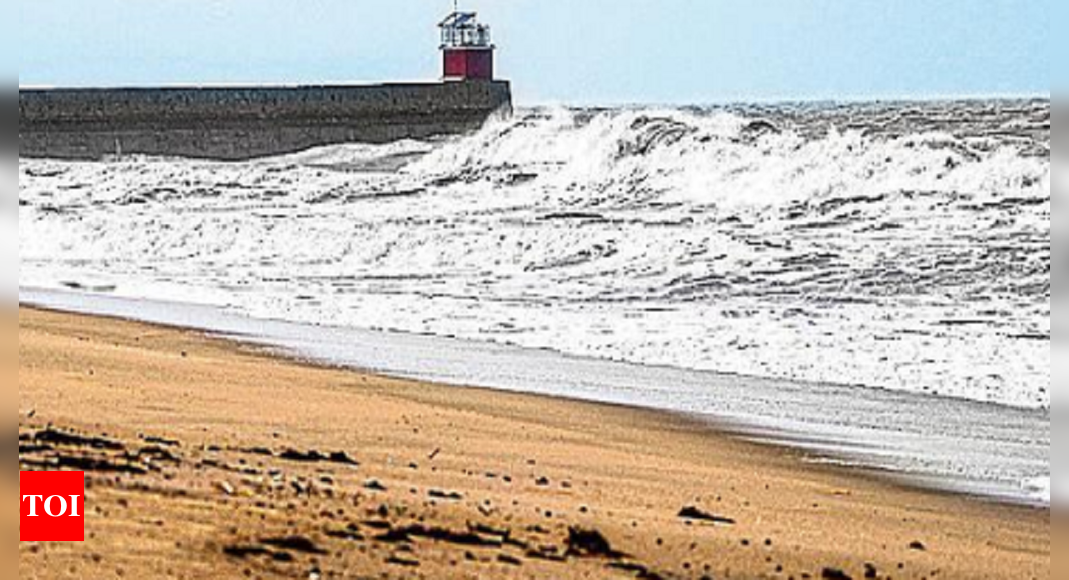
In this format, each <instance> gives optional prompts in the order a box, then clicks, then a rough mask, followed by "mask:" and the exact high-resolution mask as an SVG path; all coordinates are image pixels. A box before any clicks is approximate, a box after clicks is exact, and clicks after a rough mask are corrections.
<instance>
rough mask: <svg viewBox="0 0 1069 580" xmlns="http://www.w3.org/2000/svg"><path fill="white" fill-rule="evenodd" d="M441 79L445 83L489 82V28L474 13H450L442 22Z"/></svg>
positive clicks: (491, 72) (491, 75)
mask: <svg viewBox="0 0 1069 580" xmlns="http://www.w3.org/2000/svg"><path fill="white" fill-rule="evenodd" d="M438 28H440V29H441V31H442V46H441V50H442V61H443V65H442V71H443V72H442V78H444V79H445V80H446V81H453V82H456V81H469V80H485V81H489V80H493V78H494V49H495V47H494V45H493V43H492V42H491V40H490V27H489V26H488V25H485V24H480V23H479V17H478V15H477V14H476V13H475V12H461V11H459V10H456V11H454V12H453V13H452V14H450V15H449V16H447V17H446V18H445V20H442V22H441V24H439V25H438Z"/></svg>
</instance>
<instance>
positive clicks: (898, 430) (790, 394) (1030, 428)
mask: <svg viewBox="0 0 1069 580" xmlns="http://www.w3.org/2000/svg"><path fill="white" fill-rule="evenodd" d="M23 296H25V297H26V298H23ZM22 302H25V303H26V305H28V306H36V307H41V308H45V309H52V310H55V311H57V312H72V313H82V314H88V315H91V316H105V317H114V318H116V319H119V320H131V321H135V322H146V323H149V324H159V325H163V326H167V327H172V328H176V329H179V330H195V331H199V332H204V333H206V334H208V335H210V336H217V337H220V338H223V339H232V340H236V341H238V342H244V343H249V344H252V345H256V346H258V347H260V348H262V349H263V350H264V352H267V353H268V354H270V355H272V356H281V357H285V358H287V359H290V360H294V361H298V362H305V363H308V364H311V365H315V366H321V367H325V368H328V369H332V370H349V371H356V372H370V373H373V374H379V375H383V376H385V377H391V378H397V379H401V380H406V379H407V380H416V381H426V382H431V383H437V384H441V385H457V386H462V387H476V388H485V389H489V390H491V391H495V392H519V393H524V394H533V395H543V396H548V397H551V398H554V399H560V400H567V401H575V402H580V403H582V402H588V403H600V404H608V405H618V406H621V407H624V408H634V409H642V410H652V411H655V412H668V413H672V414H676V415H679V416H685V417H688V418H693V419H695V420H697V421H702V422H706V423H709V424H711V425H713V426H715V427H716V428H717V429H718V430H719V431H721V432H723V431H725V429H726V430H729V431H731V432H732V433H734V434H736V435H737V436H740V437H743V438H747V439H750V440H753V441H755V442H758V443H763V444H770V445H774V446H776V447H788V448H792V449H796V450H799V451H802V452H805V453H808V454H811V455H814V456H816V457H818V458H820V459H819V461H820V462H821V463H829V464H838V465H840V466H843V467H849V468H852V469H856V470H859V471H863V472H867V473H870V474H876V476H877V477H880V478H882V479H884V480H893V481H895V482H897V483H898V484H899V485H903V486H907V487H913V488H921V489H927V490H931V491H936V492H947V493H954V494H959V495H963V496H969V497H974V498H976V499H979V500H981V501H989V502H995V503H1007V504H1011V505H1024V506H1028V507H1037V508H1046V509H1049V507H1050V501H1049V495H1048V496H1047V497H1046V498H1041V497H1038V494H1039V493H1040V492H1039V491H1037V490H1032V489H1030V488H1028V487H1027V486H1028V485H1029V484H1030V482H1033V481H1035V480H1038V479H1041V478H1042V477H1043V476H1044V475H1046V474H1048V473H1049V470H1050V467H1049V448H1050V443H1049V442H1050V421H1049V413H1048V414H1047V415H1046V416H1045V417H1044V416H1042V415H1043V413H1042V412H1040V411H1036V410H1029V409H1019V408H1015V407H1003V406H996V405H985V404H983V403H980V402H977V401H971V400H960V399H953V398H939V397H930V396H926V395H914V394H910V393H900V392H896V391H890V390H884V389H869V388H855V387H849V386H843V385H807V384H804V383H794V382H790V381H778V380H771V379H760V378H755V377H746V376H737V375H723V374H719V373H707V372H701V371H687V370H685V369H674V368H668V367H648V366H640V365H631V364H628V363H616V362H611V361H599V360H594V359H583V358H576V357H570V356H568V355H563V354H558V353H554V352H551V351H543V350H529V349H523V348H519V347H509V346H505V345H497V344H493V343H485V344H484V343H469V342H467V341H456V340H451V339H443V338H440V337H434V336H427V335H408V334H402V333H391V332H379V331H362V330H357V329H346V328H341V327H320V326H312V325H305V324H299V323H291V322H287V321H282V320H266V319H254V318H249V317H245V316H243V315H240V314H230V313H227V312H226V311H224V310H222V309H220V308H217V307H214V306H209V305H195V304H185V303H179V302H169V301H156V300H149V299H136V298H120V297H112V296H107V295H103V294H92V293H81V292H66V291H54V290H46V289H38V288H20V303H22ZM365 343H366V345H367V346H365ZM421 360H425V362H419V361H421ZM414 361H415V362H414ZM495 367H508V369H507V372H502V371H501V370H500V369H499V368H495ZM545 368H549V369H551V370H549V371H545V370H541V369H545ZM532 369H535V370H532ZM640 375H641V376H640ZM554 385H556V386H554ZM665 385H672V387H670V388H666V387H665ZM673 390H684V391H686V393H685V396H684V398H678V397H677V394H676V393H675V392H672V391H673ZM640 391H650V392H652V393H653V394H652V395H647V394H643V395H642V396H636V393H637V392H640ZM686 397H689V399H688V398H686ZM695 400H698V401H702V400H704V403H703V404H705V405H706V406H707V408H693V401H695ZM765 401H769V402H775V403H776V405H772V406H770V405H768V404H766V403H765ZM771 407H781V408H771ZM881 408H882V409H895V411H896V413H895V414H894V415H893V416H890V418H888V416H886V415H887V414H886V413H884V412H882V411H879V409H881ZM825 414H826V415H831V416H836V417H832V418H828V419H827V420H824V419H821V418H820V417H819V416H820V415H825ZM822 421H823V422H822ZM973 432H975V433H973ZM1023 441H1030V442H1034V443H1029V444H1027V445H1026V444H1024V443H1022V442H1023ZM978 454H979V455H981V456H982V457H979V458H978ZM1033 455H1035V458H1033V457H1032V456H1033ZM964 461H970V462H971V463H962V462H964ZM1000 462H1001V463H1000ZM1005 462H1017V463H1019V464H1020V465H1019V466H1017V467H1015V469H1016V470H1017V471H1016V472H1015V473H1016V475H1014V476H1013V477H1010V478H1008V479H1004V480H1003V481H1001V482H999V483H997V484H996V482H995V481H994V480H992V479H980V478H979V477H977V478H969V477H968V476H967V475H965V474H967V473H969V472H970V471H971V472H975V473H977V474H984V476H985V477H991V474H992V473H998V472H999V471H1000V470H1004V469H1008V468H1007V466H1006V465H1004V463H1005ZM1031 462H1039V463H1041V464H1042V466H1044V468H1045V473H1042V472H1040V471H1037V470H1036V468H1034V467H1029V466H1030V465H1031ZM925 469H927V471H925ZM955 474H957V475H955ZM1047 477H1049V475H1047ZM1044 499H1045V501H1044Z"/></svg>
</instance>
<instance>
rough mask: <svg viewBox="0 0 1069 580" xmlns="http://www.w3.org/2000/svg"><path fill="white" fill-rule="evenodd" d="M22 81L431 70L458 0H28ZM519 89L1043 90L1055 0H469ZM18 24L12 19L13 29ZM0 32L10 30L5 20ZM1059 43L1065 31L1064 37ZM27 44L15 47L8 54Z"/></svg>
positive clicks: (608, 94) (134, 81)
mask: <svg viewBox="0 0 1069 580" xmlns="http://www.w3.org/2000/svg"><path fill="white" fill-rule="evenodd" d="M18 3H19V4H18V5H19V20H18V22H17V23H16V24H15V26H14V27H13V28H14V30H13V34H4V36H5V37H7V38H8V39H9V40H8V41H4V44H5V45H11V44H12V42H11V41H12V40H13V43H14V46H5V47H2V48H5V50H3V52H4V53H5V54H6V55H7V56H4V57H2V58H3V59H5V60H3V64H4V67H5V70H11V67H12V64H14V67H15V68H17V70H18V72H19V83H20V84H21V85H53V86H55V85H60V86H102V85H104V86H117V85H158V84H185V83H238V82H256V83H265V82H282V83H309V82H328V81H354V82H364V81H384V80H419V79H434V78H436V77H437V75H438V68H439V59H438V55H437V53H436V50H437V37H436V31H435V28H434V26H435V24H436V23H437V21H438V19H439V18H440V17H441V16H442V15H443V14H444V13H445V12H447V11H448V10H449V9H450V8H451V1H450V0H286V1H281V0H18ZM461 4H462V7H464V8H472V9H477V10H479V11H480V13H481V15H482V17H483V19H484V20H486V21H488V22H489V23H491V24H492V25H493V26H494V32H495V35H496V41H497V44H498V45H499V46H500V53H499V67H498V68H499V73H500V76H503V77H506V78H509V79H511V80H512V81H513V82H514V83H515V91H516V94H517V100H518V101H519V102H520V103H521V104H533V103H546V102H559V103H565V104H617V103H695V104H704V103H714V102H723V101H739V100H743V101H745V100H784V99H787V100H794V99H827V98H839V99H843V98H887V97H921V98H922V97H933V96H964V95H994V94H1011V95H1048V94H1050V92H1051V87H1052V84H1053V82H1054V81H1053V80H1052V67H1053V57H1054V51H1055V47H1054V43H1053V42H1052V37H1051V32H1052V30H1051V29H1052V28H1053V26H1052V25H1053V23H1054V22H1059V21H1060V22H1064V21H1065V20H1064V16H1065V15H1066V12H1067V11H1066V9H1065V8H1061V7H1057V6H1056V4H1064V3H1063V2H1055V0H463V1H462V3H461ZM5 28H8V27H5ZM4 32H8V31H4ZM1059 44H1061V43H1059ZM14 54H17V57H15V58H17V60H18V62H17V63H11V58H12V56H11V55H14Z"/></svg>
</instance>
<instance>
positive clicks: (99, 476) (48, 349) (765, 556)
mask: <svg viewBox="0 0 1069 580" xmlns="http://www.w3.org/2000/svg"><path fill="white" fill-rule="evenodd" d="M18 325H19V332H18V335H19V349H18V352H19V357H18V361H19V363H18V366H19V374H18V380H19V392H18V399H19V401H18V406H19V463H20V469H24V470H25V469H55V468H57V467H60V468H69V469H77V470H84V471H86V472H87V476H86V477H87V509H86V513H87V515H88V519H87V540H88V541H87V542H86V543H85V544H26V545H20V546H19V572H20V577H21V578H24V579H25V578H116V577H126V578H243V577H251V578H561V579H567V578H681V579H682V578H695V579H697V578H703V577H709V578H797V579H803V578H829V579H837V578H866V577H872V578H895V579H899V578H902V579H906V578H916V579H921V578H1021V579H1046V578H1050V577H1051V566H1050V564H1051V560H1050V534H1051V528H1050V512H1049V510H1038V509H1030V508H1025V507H1018V506H1005V505H996V504H992V503H985V502H981V501H977V500H973V499H970V498H965V497H960V496H951V495H943V494H937V493H933V492H926V491H919V490H911V489H905V488H902V487H900V486H896V485H893V484H891V483H888V482H885V481H881V480H879V479H876V478H873V477H870V476H866V475H865V474H861V473H858V472H852V471H848V470H841V469H836V468H831V467H826V466H819V465H815V464H813V463H812V462H810V461H808V459H810V458H808V457H807V456H806V455H804V454H803V453H801V452H797V451H791V450H784V449H779V448H774V447H768V446H762V445H757V444H752V443H746V442H742V441H739V440H737V439H735V438H733V437H732V436H730V435H729V434H727V433H724V432H721V431H718V430H717V429H715V428H714V427H713V426H710V425H708V424H706V423H702V422H697V421H694V420H692V419H688V418H685V417H680V416H676V415H671V414H664V413H654V412H647V411H642V410H636V409H628V408H621V407H611V406H604V405H594V404H587V403H577V402H572V401H565V400H559V399H549V398H543V397H535V396H525V395H516V394H507V393H500V392H495V391H489V390H483V389H464V388H457V387H444V386H438V385H431V384H426V383H420V382H414V381H400V380H393V379H386V378H381V377H375V376H371V375H365V374H360V373H355V372H349V371H340V370H333V369H324V368H318V367H313V366H309V365H302V364H299V363H295V362H292V361H287V360H283V359H280V358H276V357H271V356H268V355H265V354H263V353H261V352H258V351H257V350H255V349H253V348H251V347H245V346H242V345H239V344H235V343H230V342H226V341H222V340H216V339H210V338H206V337H204V336H203V335H202V334H200V333H196V332H190V331H182V330H175V329H167V328H161V327H154V326H150V325H145V324H139V323H132V322H125V321H118V320H113V319H105V318H94V317H86V316H76V315H67V314H56V313H49V312H42V311H38V310H31V309H25V308H22V309H20V310H19V322H18Z"/></svg>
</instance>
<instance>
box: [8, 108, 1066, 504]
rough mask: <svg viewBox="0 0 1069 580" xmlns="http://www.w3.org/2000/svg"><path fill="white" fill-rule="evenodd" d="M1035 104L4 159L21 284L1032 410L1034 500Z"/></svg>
mask: <svg viewBox="0 0 1069 580" xmlns="http://www.w3.org/2000/svg"><path fill="white" fill-rule="evenodd" d="M1050 113H1051V107H1050V102H1049V101H1048V100H1030V101H968V102H929V103H865V104H801V105H775V106H772V105H768V106H757V105H750V106H732V107H714V108H708V107H706V108H700V107H692V108H648V107H633V108H616V109H568V108H540V109H526V110H522V109H521V110H518V111H517V112H516V114H515V115H514V116H513V117H512V118H510V119H507V120H496V121H492V122H490V123H489V124H488V125H487V126H486V127H485V128H484V129H483V130H481V131H480V132H478V133H477V134H474V135H469V136H464V137H457V138H450V139H444V140H440V141H435V142H415V141H402V142H397V143H392V144H388V145H377V146H370V145H349V146H339V147H330V148H323V149H317V150H313V151H308V152H306V153H302V154H298V155H291V156H285V157H278V158H272V159H263V160H257V161H251V162H242V163H219V162H208V161H198V160H185V159H161V158H138V157H123V158H117V159H111V160H107V161H105V162H98V163H86V162H60V161H48V160H27V159H20V160H19V163H18V173H19V209H18V220H19V252H20V253H19V258H20V259H19V266H20V269H19V286H20V288H39V289H57V290H66V291H74V292H79V293H85V294H93V295H108V296H115V297H122V298H133V299H151V300H163V301H168V300H169V301H180V302H185V303H196V304H203V305H209V306H212V307H218V308H220V309H222V310H224V311H226V312H229V313H234V314H240V315H242V316H247V317H250V318H253V319H269V320H278V321H286V322H292V323H299V324H305V325H312V326H331V327H345V328H354V329H366V330H380V331H389V332H393V333H404V334H411V335H426V336H434V337H442V338H446V339H457V340H460V341H468V342H473V343H490V344H498V345H507V346H509V347H519V348H522V349H531V350H548V351H554V352H556V353H559V354H562V355H565V356H568V357H579V358H583V359H590V360H603V361H615V362H619V363H622V364H629V365H637V366H640V367H650V368H667V369H678V370H680V371H687V372H691V371H693V372H711V373H718V374H722V375H731V376H740V377H756V378H761V379H769V380H781V381H790V382H792V383H795V384H803V385H807V386H808V387H807V388H810V389H813V390H815V391H818V390H820V389H835V390H836V392H838V391H839V390H841V389H851V388H856V389H858V392H861V390H862V389H868V390H873V389H875V390H881V391H887V392H890V393H895V394H902V395H910V396H913V395H915V396H918V397H930V398H933V399H936V400H941V401H959V402H963V403H966V404H969V405H984V406H985V407H986V409H987V411H985V413H988V414H987V415H985V416H995V417H997V416H998V415H999V413H1000V411H999V410H1000V409H1004V410H1005V411H1004V413H1005V414H1006V416H1007V417H1010V416H1012V417H1015V418H1016V417H1020V416H1021V414H1022V413H1024V414H1026V415H1028V414H1030V415H1029V416H1031V417H1038V422H1039V424H1042V422H1043V421H1046V425H1047V433H1046V441H1045V445H1046V449H1047V455H1048V459H1047V460H1046V469H1045V471H1044V470H1043V469H1041V468H1038V467H1037V464H1036V463H1034V462H1033V463H1032V464H1030V467H1027V468H1026V469H1025V470H1024V471H1021V472H1016V471H1015V472H1014V474H1013V476H1014V477H1017V479H1016V482H1018V485H1019V486H1020V487H1021V490H1022V493H1023V494H1025V495H1028V496H1031V497H1040V498H1043V497H1044V496H1045V500H1046V501H1047V502H1048V503H1049V496H1050V492H1049V412H1050V378H1051V375H1050V373H1051V371H1050V369H1051V335H1050V321H1051V316H1050V298H1051V294H1050V247H1051V234H1050V231H1051V230H1050V225H1051V219H1050V210H1051V198H1050V189H1051V187H1050V182H1051V164H1050V159H1051V156H1050V137H1051V131H1050ZM491 386H492V385H491ZM847 392H849V391H847ZM891 400H893V399H891ZM687 410H688V411H693V412H701V411H703V409H702V408H694V406H693V405H691V406H689V407H688V408H687ZM886 412H887V413H889V414H893V413H895V410H894V409H886ZM1015 420H1016V419H1015ZM1030 443H1035V444H1037V445H1039V447H1040V449H1042V446H1043V445H1044V442H1043V437H1042V433H1040V434H1038V436H1037V438H1036V439H1035V441H1030ZM1029 470H1031V471H1029ZM1021 482H1023V483H1021ZM1044 482H1045V483H1044Z"/></svg>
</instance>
